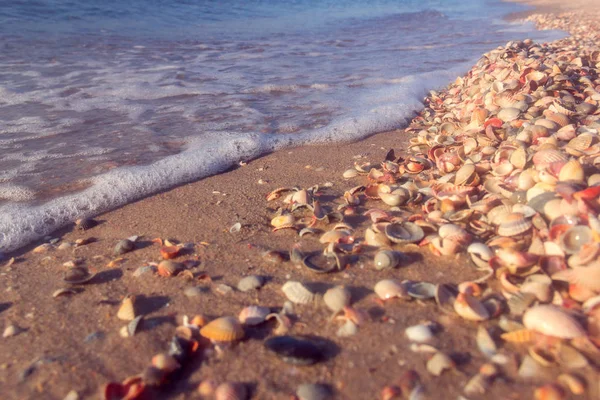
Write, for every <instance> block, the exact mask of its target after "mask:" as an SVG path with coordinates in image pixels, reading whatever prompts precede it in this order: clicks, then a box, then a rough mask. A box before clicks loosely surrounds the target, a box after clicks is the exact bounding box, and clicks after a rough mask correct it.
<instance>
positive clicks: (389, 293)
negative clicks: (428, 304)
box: [374, 279, 409, 300]
mask: <svg viewBox="0 0 600 400" xmlns="http://www.w3.org/2000/svg"><path fill="white" fill-rule="evenodd" d="M374 290H375V293H376V294H377V296H379V298H380V299H381V300H388V299H393V298H394V297H399V298H408V297H409V296H408V292H407V290H406V287H404V285H402V284H401V283H400V282H398V281H395V280H393V279H384V280H382V281H379V282H377V283H376V284H375V288H374Z"/></svg>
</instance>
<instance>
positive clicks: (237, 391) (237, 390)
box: [215, 382, 248, 400]
mask: <svg viewBox="0 0 600 400" xmlns="http://www.w3.org/2000/svg"><path fill="white" fill-rule="evenodd" d="M247 399H248V391H247V390H246V386H245V385H243V384H242V383H232V382H225V383H222V384H220V385H219V386H218V387H217V389H216V390H215V400H247Z"/></svg>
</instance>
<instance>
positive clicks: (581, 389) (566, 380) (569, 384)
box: [556, 374, 585, 395]
mask: <svg viewBox="0 0 600 400" xmlns="http://www.w3.org/2000/svg"><path fill="white" fill-rule="evenodd" d="M556 381H557V382H558V383H559V384H560V385H562V386H564V387H566V388H568V389H569V391H570V392H571V393H573V394H577V395H580V394H584V393H585V382H584V381H583V380H582V379H581V378H579V377H577V376H575V375H573V374H560V375H559V376H558V378H556Z"/></svg>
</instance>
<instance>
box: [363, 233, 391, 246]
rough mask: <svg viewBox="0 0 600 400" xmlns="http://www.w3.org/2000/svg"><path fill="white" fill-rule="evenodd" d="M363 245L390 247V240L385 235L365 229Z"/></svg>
mask: <svg viewBox="0 0 600 400" xmlns="http://www.w3.org/2000/svg"><path fill="white" fill-rule="evenodd" d="M365 244H366V245H367V246H374V247H384V246H389V245H390V240H389V239H388V238H387V236H386V235H385V234H383V233H381V232H375V231H374V230H373V229H371V228H367V229H366V231H365Z"/></svg>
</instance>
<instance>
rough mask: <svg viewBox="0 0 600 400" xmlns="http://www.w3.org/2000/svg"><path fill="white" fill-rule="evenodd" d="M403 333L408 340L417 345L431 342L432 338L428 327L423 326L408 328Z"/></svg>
mask: <svg viewBox="0 0 600 400" xmlns="http://www.w3.org/2000/svg"><path fill="white" fill-rule="evenodd" d="M404 333H405V334H406V337H408V340H410V341H411V342H417V343H428V342H431V341H432V340H433V337H434V336H433V332H432V331H431V328H430V327H429V325H425V324H419V325H413V326H409V327H408V328H406V330H405V331H404Z"/></svg>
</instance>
